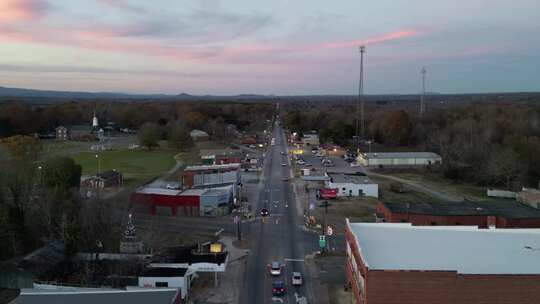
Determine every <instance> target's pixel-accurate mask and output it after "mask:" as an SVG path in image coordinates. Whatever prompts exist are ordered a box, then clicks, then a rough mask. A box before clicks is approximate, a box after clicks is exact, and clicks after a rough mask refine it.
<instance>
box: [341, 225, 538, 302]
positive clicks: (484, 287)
mask: <svg viewBox="0 0 540 304" xmlns="http://www.w3.org/2000/svg"><path fill="white" fill-rule="evenodd" d="M345 238H346V254H347V257H346V276H347V285H348V287H350V288H351V291H352V294H353V298H354V300H355V303H358V304H404V303H411V304H412V303H438V304H447V303H448V304H456V303H463V304H477V303H537V302H538V299H539V298H540V263H539V262H538V261H539V252H540V251H539V248H540V230H537V229H478V228H477V227H471V226H468V227H466V226H460V227H456V226H452V227H449V226H446V227H442V226H439V227H431V226H412V225H411V224H400V223H392V224H390V223H350V222H349V220H346V227H345Z"/></svg>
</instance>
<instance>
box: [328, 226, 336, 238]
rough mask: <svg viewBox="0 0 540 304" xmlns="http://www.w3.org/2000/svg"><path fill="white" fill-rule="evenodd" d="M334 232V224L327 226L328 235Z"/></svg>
mask: <svg viewBox="0 0 540 304" xmlns="http://www.w3.org/2000/svg"><path fill="white" fill-rule="evenodd" d="M333 233H334V229H332V226H328V227H327V228H326V235H328V236H331V235H332V234H333Z"/></svg>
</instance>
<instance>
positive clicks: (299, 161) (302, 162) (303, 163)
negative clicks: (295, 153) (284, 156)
mask: <svg viewBox="0 0 540 304" xmlns="http://www.w3.org/2000/svg"><path fill="white" fill-rule="evenodd" d="M296 164H298V165H305V164H306V162H305V161H303V160H301V159H299V160H297V161H296Z"/></svg>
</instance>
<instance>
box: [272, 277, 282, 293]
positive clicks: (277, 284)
mask: <svg viewBox="0 0 540 304" xmlns="http://www.w3.org/2000/svg"><path fill="white" fill-rule="evenodd" d="M284 294H285V282H283V281H274V282H273V283H272V295H273V296H282V295H284Z"/></svg>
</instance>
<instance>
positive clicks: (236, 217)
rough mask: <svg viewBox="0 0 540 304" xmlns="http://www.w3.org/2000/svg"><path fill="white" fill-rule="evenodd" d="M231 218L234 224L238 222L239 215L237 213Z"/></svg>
mask: <svg viewBox="0 0 540 304" xmlns="http://www.w3.org/2000/svg"><path fill="white" fill-rule="evenodd" d="M233 220H234V223H235V224H238V222H240V217H239V216H238V215H235V216H234V218H233Z"/></svg>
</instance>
